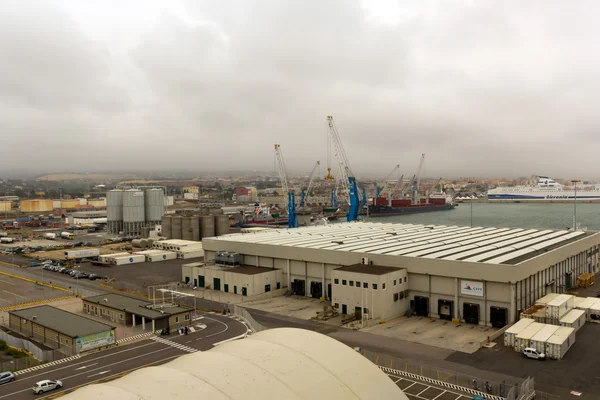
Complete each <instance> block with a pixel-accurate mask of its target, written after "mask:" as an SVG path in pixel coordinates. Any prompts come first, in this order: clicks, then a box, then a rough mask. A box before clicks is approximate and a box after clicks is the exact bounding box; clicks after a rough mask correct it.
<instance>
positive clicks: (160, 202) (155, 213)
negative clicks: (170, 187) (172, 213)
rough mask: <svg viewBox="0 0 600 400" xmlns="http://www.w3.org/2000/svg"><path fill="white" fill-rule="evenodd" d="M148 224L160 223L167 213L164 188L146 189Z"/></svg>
mask: <svg viewBox="0 0 600 400" xmlns="http://www.w3.org/2000/svg"><path fill="white" fill-rule="evenodd" d="M144 202H145V206H146V209H145V211H146V224H160V222H161V219H162V217H163V215H165V194H164V192H163V190H162V189H156V188H155V189H146V191H145V201H144Z"/></svg>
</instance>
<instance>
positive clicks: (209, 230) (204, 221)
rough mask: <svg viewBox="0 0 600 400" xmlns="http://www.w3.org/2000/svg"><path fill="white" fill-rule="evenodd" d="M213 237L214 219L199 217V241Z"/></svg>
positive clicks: (206, 216)
mask: <svg viewBox="0 0 600 400" xmlns="http://www.w3.org/2000/svg"><path fill="white" fill-rule="evenodd" d="M213 236H215V219H214V217H213V216H212V215H205V216H202V217H200V239H204V238H207V237H213Z"/></svg>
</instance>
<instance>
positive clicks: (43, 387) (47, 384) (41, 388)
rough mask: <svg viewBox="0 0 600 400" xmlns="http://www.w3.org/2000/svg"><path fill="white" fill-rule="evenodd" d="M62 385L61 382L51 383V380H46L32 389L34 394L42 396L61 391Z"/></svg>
mask: <svg viewBox="0 0 600 400" xmlns="http://www.w3.org/2000/svg"><path fill="white" fill-rule="evenodd" d="M62 385H63V384H62V382H61V381H51V380H49V379H46V380H43V381H39V382H37V383H36V384H35V386H34V387H32V388H31V389H32V390H33V393H35V394H40V393H45V392H49V391H50V390H54V389H60V388H61V387H62Z"/></svg>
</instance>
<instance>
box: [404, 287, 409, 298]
mask: <svg viewBox="0 0 600 400" xmlns="http://www.w3.org/2000/svg"><path fill="white" fill-rule="evenodd" d="M404 297H408V289H406V290H405V291H404Z"/></svg>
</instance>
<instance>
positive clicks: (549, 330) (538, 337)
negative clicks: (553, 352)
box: [527, 325, 560, 353]
mask: <svg viewBox="0 0 600 400" xmlns="http://www.w3.org/2000/svg"><path fill="white" fill-rule="evenodd" d="M558 328H560V327H559V326H558V325H545V326H544V327H543V328H542V329H540V331H539V332H538V333H536V334H535V335H533V337H532V338H531V340H530V341H529V346H527V347H532V348H534V349H536V350H537V351H538V353H544V352H545V351H546V342H548V339H550V337H551V336H552V335H554V334H555V333H556V331H557V330H558Z"/></svg>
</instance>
